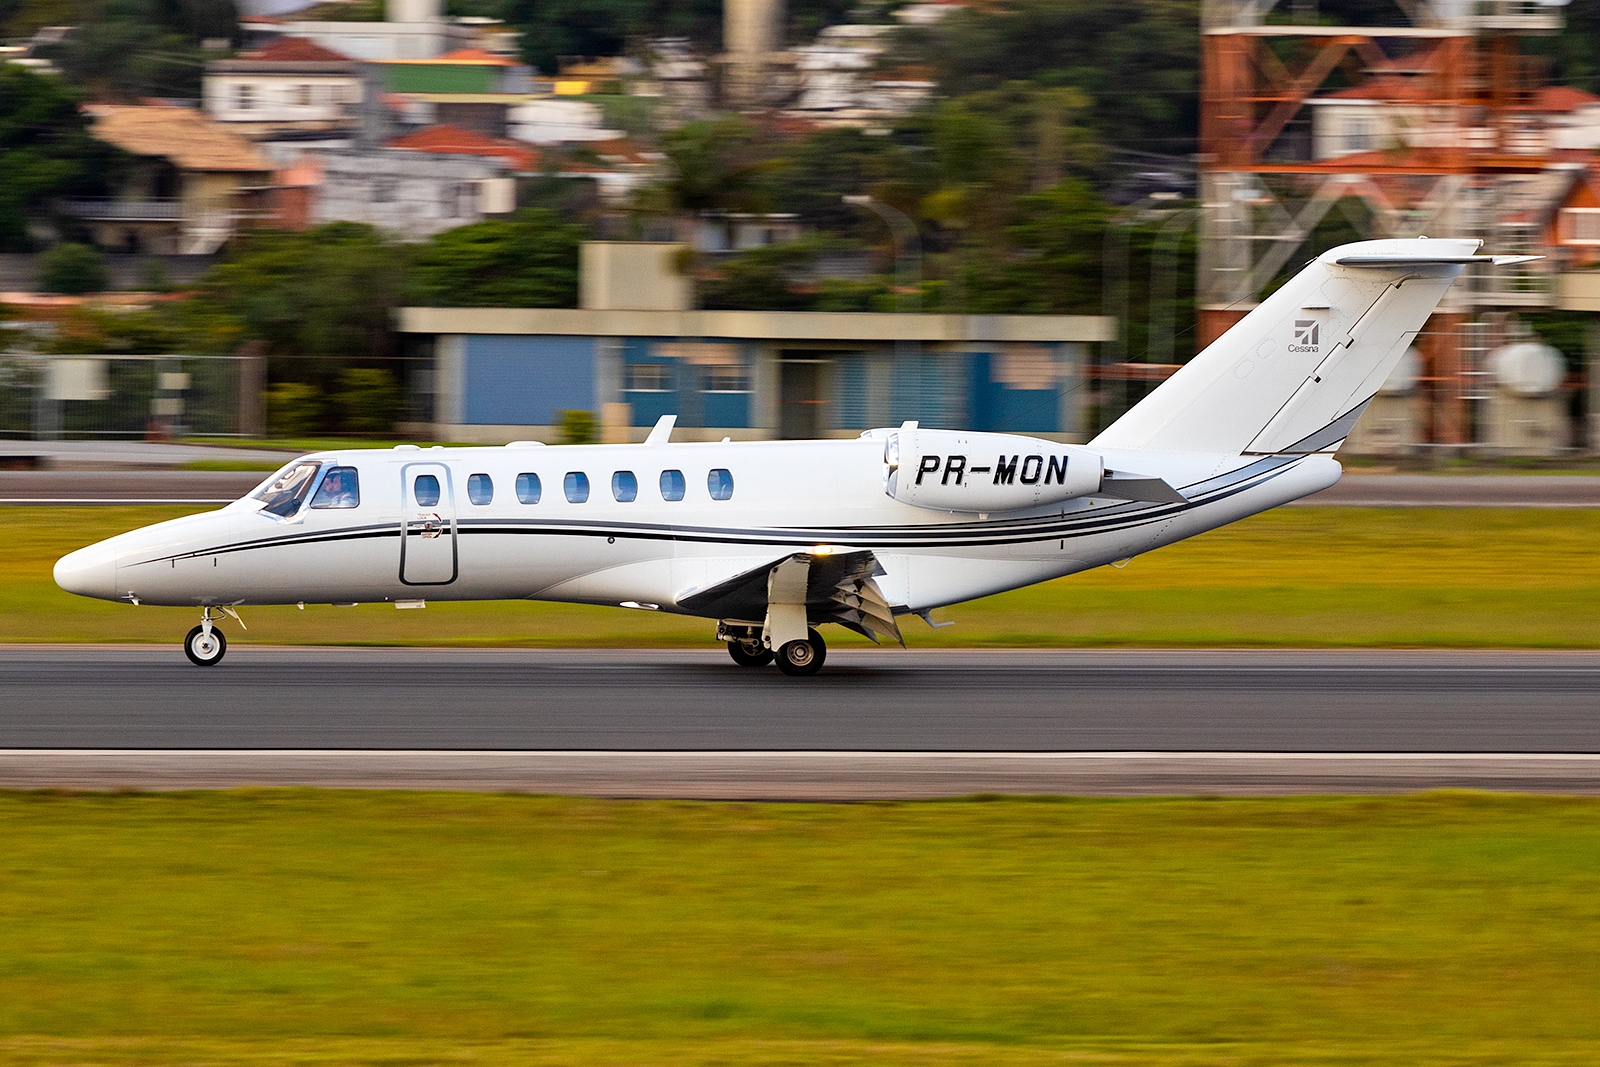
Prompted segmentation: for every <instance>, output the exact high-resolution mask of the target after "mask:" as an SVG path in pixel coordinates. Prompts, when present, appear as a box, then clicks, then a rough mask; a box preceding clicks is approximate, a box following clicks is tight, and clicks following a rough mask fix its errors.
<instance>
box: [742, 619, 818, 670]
mask: <svg viewBox="0 0 1600 1067" xmlns="http://www.w3.org/2000/svg"><path fill="white" fill-rule="evenodd" d="M717 639H718V640H720V641H725V642H727V644H728V655H730V656H732V657H733V662H735V663H737V664H738V665H739V666H741V667H765V666H766V665H767V664H769V663H772V662H773V661H777V664H778V669H779V670H780V671H782V672H783V673H784V674H787V675H790V676H792V677H804V676H806V675H811V674H816V673H817V672H818V671H820V670H821V669H822V663H823V661H824V660H826V659H827V658H828V646H827V644H826V642H824V641H823V640H822V635H821V634H819V633H817V631H815V630H812V629H808V630H807V631H806V639H805V640H803V641H790V642H789V643H788V644H786V645H784V646H783V647H782V648H780V649H778V650H777V651H776V652H773V650H772V649H770V648H768V647H766V645H765V644H763V643H762V641H761V627H759V626H751V625H748V624H743V623H729V622H723V623H718V624H717Z"/></svg>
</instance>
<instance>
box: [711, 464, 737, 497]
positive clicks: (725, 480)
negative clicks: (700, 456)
mask: <svg viewBox="0 0 1600 1067" xmlns="http://www.w3.org/2000/svg"><path fill="white" fill-rule="evenodd" d="M706 488H707V489H709V490H710V491H711V499H712V500H732V499H733V472H731V471H729V470H726V469H725V468H722V467H718V468H717V469H716V470H714V471H712V472H711V473H710V474H708V475H706Z"/></svg>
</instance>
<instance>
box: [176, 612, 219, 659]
mask: <svg viewBox="0 0 1600 1067" xmlns="http://www.w3.org/2000/svg"><path fill="white" fill-rule="evenodd" d="M207 621H209V620H207ZM227 651H228V639H227V638H226V637H223V636H222V631H221V630H216V629H213V628H212V627H210V626H206V625H204V624H202V625H200V626H196V627H195V628H194V629H192V630H190V631H189V636H188V637H185V638H184V639H183V654H184V655H186V656H188V657H189V662H190V663H193V664H194V665H195V666H196V667H214V666H216V665H217V664H218V663H221V662H222V656H223V654H224V653H225V652H227Z"/></svg>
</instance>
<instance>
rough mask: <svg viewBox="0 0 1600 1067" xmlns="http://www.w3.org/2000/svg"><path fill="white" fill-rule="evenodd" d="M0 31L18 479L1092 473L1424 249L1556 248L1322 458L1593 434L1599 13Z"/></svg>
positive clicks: (331, 17) (267, 0)
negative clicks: (1025, 444) (339, 466)
mask: <svg viewBox="0 0 1600 1067" xmlns="http://www.w3.org/2000/svg"><path fill="white" fill-rule="evenodd" d="M0 36H3V37H4V40H5V42H6V43H5V45H4V47H3V49H0V188H3V190H4V192H3V193H0V316H3V317H0V331H3V333H0V353H3V354H0V381H3V383H4V389H3V390H0V437H3V438H4V439H6V443H5V444H4V446H3V449H4V451H3V453H0V463H3V464H4V465H5V466H7V467H11V468H30V467H32V468H52V467H53V468H58V469H59V468H63V467H70V466H80V467H82V466H90V467H96V466H105V465H108V464H116V463H118V462H119V459H118V457H119V455H120V457H121V460H120V462H125V463H134V462H144V463H146V464H148V463H152V462H155V460H156V458H157V457H158V456H161V455H167V456H169V457H171V459H172V463H170V464H169V465H192V464H195V463H210V464H213V465H216V464H222V465H232V466H238V467H248V468H267V467H270V466H271V465H272V464H273V462H275V460H276V457H274V456H264V455H255V454H243V453H237V452H220V453H214V452H205V453H203V454H202V453H197V452H182V453H179V452H171V453H163V452H160V451H158V450H146V451H143V452H140V451H138V450H131V449H130V450H119V449H117V448H106V447H96V448H92V449H86V448H84V447H83V446H81V445H72V444H71V442H83V441H96V440H98V441H101V442H103V443H104V442H115V441H144V442H148V443H152V444H161V443H165V442H171V441H188V442H191V443H194V444H208V445H211V446H224V445H233V446H237V445H247V444H251V443H256V442H260V441H262V440H263V439H268V438H272V439H278V440H287V441H290V442H294V443H295V444H296V445H297V446H298V445H312V444H315V443H317V442H318V441H320V440H323V439H329V438H332V439H343V438H351V437H358V438H367V439H375V440H383V439H388V438H391V437H396V438H405V439H426V440H439V441H449V442H480V443H499V442H503V441H509V440H513V439H529V438H536V439H541V440H546V441H551V442H556V441H585V440H606V441H625V440H638V439H641V438H642V436H643V434H644V433H645V432H646V431H647V430H648V428H649V427H650V426H651V425H652V424H653V423H654V422H655V420H656V419H657V417H659V416H660V415H662V414H667V413H676V414H677V415H678V416H679V422H678V425H679V427H680V428H681V431H680V432H681V433H682V435H683V436H685V437H686V438H688V439H693V438H695V437H704V438H710V439H719V438H721V437H724V436H730V437H733V438H735V439H746V438H772V437H812V436H830V435H840V436H854V435H855V434H856V433H857V432H859V431H860V430H861V429H863V428H866V427H869V426H873V425H883V424H886V423H888V424H893V423H897V422H900V421H903V420H905V419H919V420H921V421H922V422H923V423H924V424H925V425H940V426H958V427H970V428H975V429H984V430H1000V431H1016V432H1024V433H1030V434H1036V435H1043V436H1047V437H1053V438H1056V439H1060V440H1067V441H1084V440H1087V439H1088V438H1089V437H1092V436H1093V434H1094V433H1095V432H1096V431H1097V430H1098V429H1100V428H1102V427H1104V426H1105V425H1107V424H1108V423H1109V422H1110V421H1111V420H1113V419H1114V418H1115V417H1116V416H1117V415H1118V414H1120V413H1121V412H1122V411H1124V410H1126V408H1127V407H1128V406H1129V405H1131V404H1132V403H1135V402H1137V400H1138V399H1140V398H1141V397H1142V396H1143V395H1144V394H1145V393H1146V392H1148V390H1149V389H1150V388H1151V387H1153V385H1155V384H1156V383H1158V382H1160V381H1161V380H1163V379H1164V378H1165V377H1167V376H1168V375H1170V374H1171V373H1172V371H1173V370H1175V369H1176V368H1177V367H1178V366H1180V365H1181V364H1182V363H1183V362H1185V361H1186V360H1187V359H1188V358H1190V357H1191V356H1192V355H1193V354H1194V352H1195V351H1196V350H1197V349H1198V348H1202V347H1204V345H1205V344H1207V343H1208V342H1209V341H1210V340H1212V339H1214V338H1215V337H1216V336H1217V335H1218V334H1220V333H1221V332H1222V331H1223V330H1225V329H1226V328H1227V327H1228V326H1229V325H1231V324H1232V323H1233V322H1235V321H1237V320H1238V319H1239V318H1240V317H1242V316H1243V315H1244V314H1245V313H1246V312H1247V311H1248V310H1249V308H1250V307H1252V306H1253V305H1254V304H1255V303H1256V302H1257V301H1258V300H1259V299H1261V297H1262V296H1263V295H1265V294H1267V293H1269V292H1271V291H1272V290H1273V289H1274V288H1275V287H1276V286H1277V285H1279V284H1281V282H1282V281H1283V279H1285V278H1286V277H1287V276H1288V275H1289V274H1291V273H1293V272H1294V271H1295V270H1297V269H1298V267H1299V266H1300V265H1301V264H1302V263H1303V262H1304V261H1305V260H1306V259H1308V258H1309V257H1311V256H1313V255H1315V254H1316V253H1318V252H1320V251H1322V250H1324V249H1326V248H1328V247H1331V246H1333V245H1336V244H1339V243H1343V242H1347V241H1352V240H1359V239H1364V238H1378V237H1388V236H1414V235H1416V234H1419V233H1427V234H1436V235H1440V236H1444V235H1450V236H1478V237H1481V238H1483V239H1484V240H1485V242H1486V244H1487V247H1488V248H1490V249H1491V250H1493V251H1495V252H1500V253H1537V254H1541V255H1543V256H1544V257H1545V258H1544V259H1542V260H1540V261H1537V262H1535V263H1532V264H1527V265H1521V266H1517V267H1502V268H1475V269H1474V271H1473V272H1471V273H1469V275H1468V276H1467V278H1466V279H1465V280H1464V281H1463V282H1462V283H1460V284H1458V285H1457V286H1456V287H1455V288H1454V289H1453V290H1452V293H1451V295H1450V296H1449V298H1448V299H1447V302H1446V304H1445V305H1444V306H1443V307H1441V309H1440V311H1439V313H1438V314H1436V315H1435V316H1434V317H1433V319H1432V320H1431V321H1430V323H1429V325H1428V327H1427V329H1426V330H1425V331H1424V332H1423V333H1422V334H1421V335H1420V336H1419V337H1418V339H1417V344H1416V347H1415V349H1414V350H1413V351H1412V352H1411V353H1409V354H1408V356H1407V358H1406V360H1405V361H1404V362H1403V364H1402V366H1401V368H1400V370H1399V371H1397V373H1396V375H1395V377H1394V378H1393V380H1391V382H1390V383H1389V385H1388V386H1387V387H1386V389H1385V391H1384V393H1383V394H1382V395H1381V396H1380V397H1379V398H1378V400H1377V401H1375V402H1374V404H1373V405H1372V407H1371V408H1370V409H1369V411H1368V414H1367V415H1366V417H1365V418H1364V419H1363V421H1362V423H1361V424H1360V426H1359V427H1358V429H1357V432H1356V433H1355V434H1354V435H1353V437H1352V439H1351V441H1350V443H1349V445H1348V446H1347V453H1348V454H1349V455H1350V456H1376V457H1385V459H1383V460H1382V462H1402V463H1419V462H1422V463H1436V462H1455V461H1458V460H1460V459H1461V458H1462V457H1478V458H1480V459H1482V458H1495V457H1507V456H1519V457H1534V458H1537V457H1561V458H1563V459H1565V460H1567V461H1571V460H1573V459H1575V458H1577V457H1580V456H1587V455H1589V454H1591V453H1592V452H1594V450H1595V448H1596V446H1597V443H1600V435H1597V434H1596V432H1594V429H1593V424H1594V421H1595V417H1594V413H1595V412H1597V411H1600V406H1597V405H1596V404H1595V403H1593V402H1592V399H1591V388H1592V386H1591V380H1593V381H1595V382H1600V378H1593V379H1592V376H1591V375H1590V374H1589V373H1588V368H1589V365H1590V361H1591V360H1592V359H1594V358H1597V355H1600V332H1597V330H1596V325H1597V324H1600V271H1596V270H1595V269H1594V268H1595V266H1596V264H1597V263H1600V182H1597V181H1596V175H1597V172H1596V169H1595V164H1596V159H1597V152H1600V96H1597V95H1595V92H1594V90H1596V89H1600V81H1597V79H1600V3H1594V2H1590V0H1579V2H1576V3H1572V4H1570V5H1563V4H1547V3H1535V2H1528V0H1437V2H1425V0H1349V2H1322V3H1312V2H1307V0H1296V2H1292V3H1287V2H1286V3H1278V4H1273V3H1270V2H1266V0H1248V2H1246V0H1203V2H1202V0H1160V2H1157V0H1147V2H1135V3H1129V4H1123V5H1116V6H1115V8H1112V7H1108V6H1106V5H1103V4H1098V3H1091V2H1088V0H1082V2H1080V0H1010V2H991V0H985V2H981V3H961V2H944V0H941V2H914V3H905V4H901V3H872V2H867V3H859V4H851V3H845V2H842V0H792V2H790V3H788V4H785V3H782V2H780V0H726V2H725V3H715V2H710V0H658V2H655V3H635V2H630V0H583V2H581V3H579V2H573V0H452V2H450V3H448V4H445V5H441V3H440V2H439V0H390V2H389V3H388V4H387V5H385V4H382V3H375V2H372V0H351V2H329V3H320V4H312V5H304V4H300V3H297V2H296V0H243V2H241V3H238V4H234V3H229V2H226V0H6V2H5V3H4V4H0ZM52 442H54V444H52ZM140 456H142V457H143V460H139V457H140ZM91 457H92V458H91Z"/></svg>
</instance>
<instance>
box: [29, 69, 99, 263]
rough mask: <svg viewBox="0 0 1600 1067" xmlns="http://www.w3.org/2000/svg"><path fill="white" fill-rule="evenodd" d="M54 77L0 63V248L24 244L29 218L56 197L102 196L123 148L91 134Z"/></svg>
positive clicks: (72, 95)
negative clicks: (104, 141) (113, 145)
mask: <svg viewBox="0 0 1600 1067" xmlns="http://www.w3.org/2000/svg"><path fill="white" fill-rule="evenodd" d="M78 102H79V97H78V95H77V93H76V91H75V90H73V89H72V88H71V87H70V86H68V85H67V84H66V83H65V82H63V81H62V80H61V79H60V78H57V77H54V76H52V75H48V74H35V73H33V72H32V71H30V70H26V69H24V68H22V67H17V66H12V65H11V64H3V65H0V251H8V252H23V251H27V250H28V248H29V246H30V239H29V235H28V218H29V216H32V215H37V214H42V213H43V212H44V211H45V210H46V209H47V208H48V206H49V202H50V201H51V200H52V199H55V198H57V197H71V196H103V195H105V194H106V193H107V192H108V191H109V187H108V185H107V182H108V181H110V180H111V179H112V178H113V177H114V176H115V175H116V173H117V172H118V171H119V170H120V169H121V168H122V166H123V161H124V160H125V159H126V157H125V156H124V155H123V153H122V152H120V151H118V150H117V149H115V148H113V147H111V146H110V145H108V144H104V143H102V142H100V141H97V140H95V139H94V138H93V137H91V136H90V135H89V122H88V119H86V118H85V117H84V116H83V114H82V113H81V112H79V110H78Z"/></svg>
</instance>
